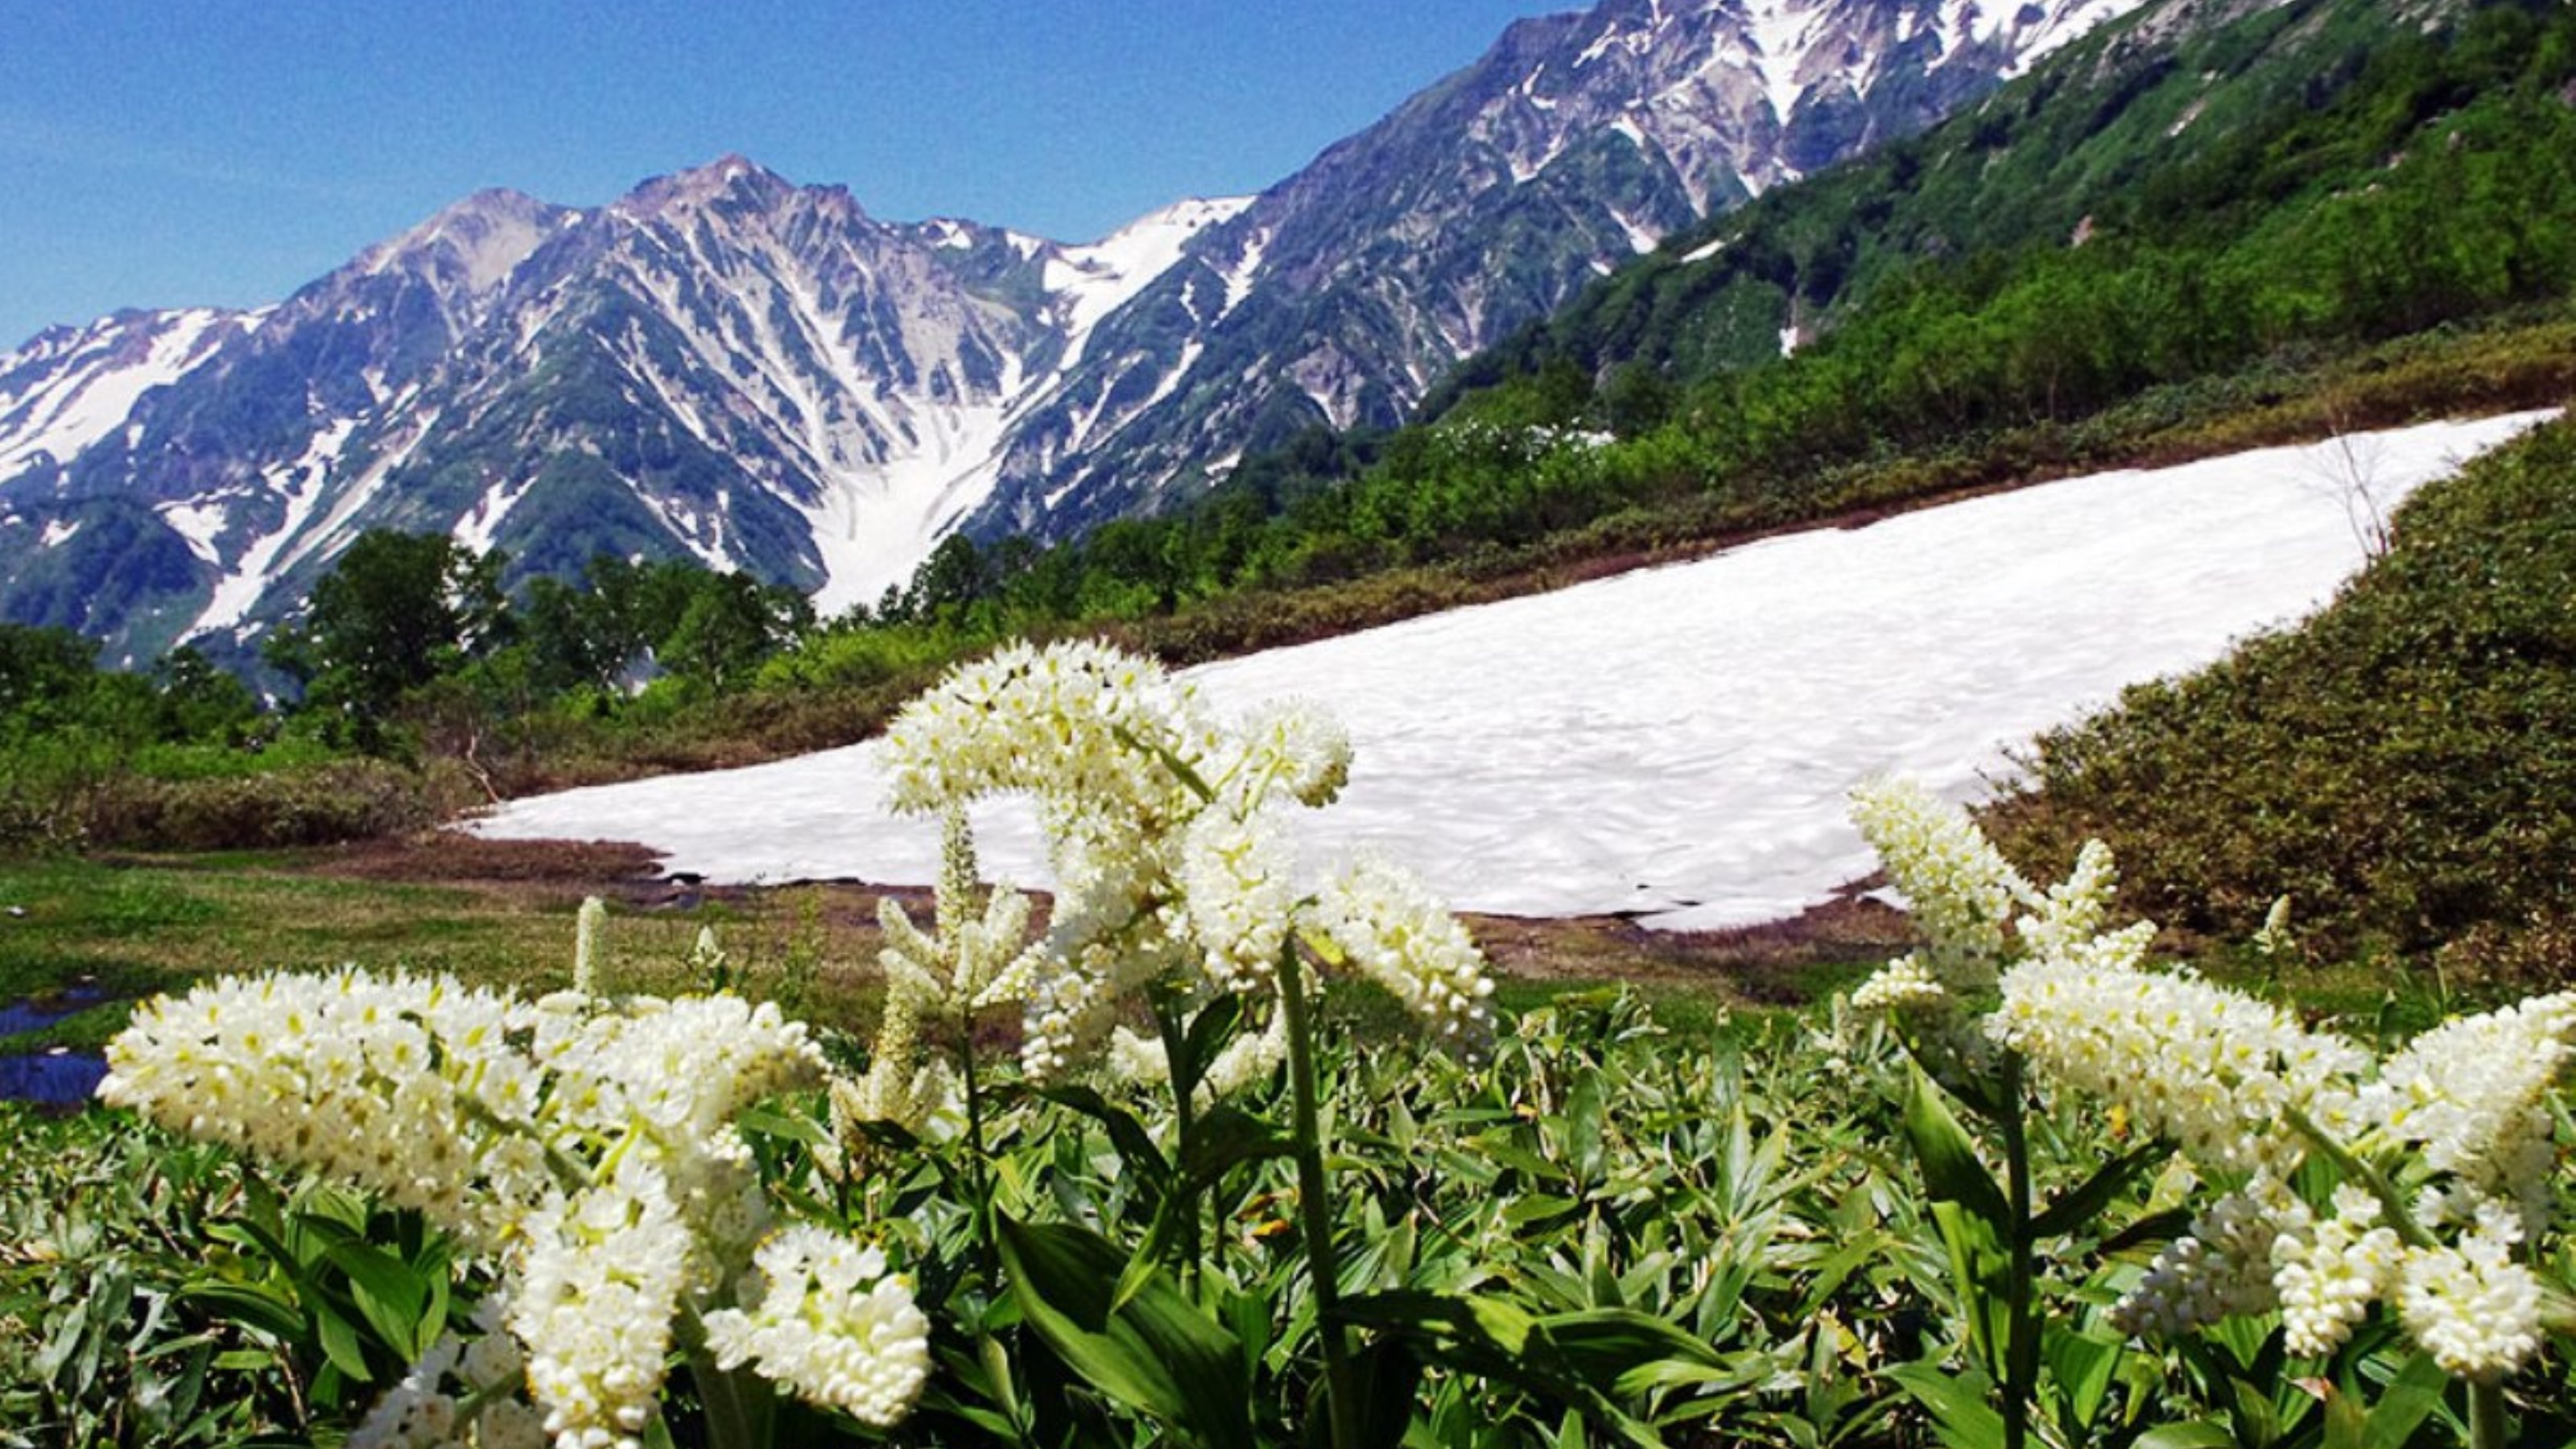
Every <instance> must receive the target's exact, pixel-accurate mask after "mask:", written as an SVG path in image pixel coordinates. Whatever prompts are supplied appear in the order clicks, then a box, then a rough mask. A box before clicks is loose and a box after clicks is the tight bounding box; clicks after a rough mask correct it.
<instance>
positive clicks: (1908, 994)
mask: <svg viewBox="0 0 2576 1449" xmlns="http://www.w3.org/2000/svg"><path fill="white" fill-rule="evenodd" d="M1949 995H1950V993H1949V992H1947V991H1945V990H1943V989H1942V986H1941V982H1940V979H1939V978H1938V977H1935V976H1934V975H1933V974H1932V968H1931V967H1929V966H1926V965H1924V964H1923V960H1922V958H1921V957H1918V956H1914V955H1912V954H1907V955H1903V956H1899V957H1897V958H1896V959H1895V960H1893V961H1890V962H1888V963H1887V964H1886V965H1884V966H1881V967H1880V968H1878V971H1877V973H1876V974H1874V975H1872V976H1871V977H1870V978H1869V979H1868V980H1867V981H1864V982H1862V983H1861V984H1860V988H1859V989H1858V990H1856V991H1854V992H1853V993H1852V997H1851V1004H1852V1009H1853V1010H1855V1011H1923V1010H1929V1009H1931V1008H1932V1007H1935V1006H1938V1005H1940V1004H1941V1003H1943V1002H1945V1001H1947V1000H1948V999H1949Z"/></svg>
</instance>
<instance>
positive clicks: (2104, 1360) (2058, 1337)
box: [2040, 1324, 2124, 1429]
mask: <svg viewBox="0 0 2576 1449" xmlns="http://www.w3.org/2000/svg"><path fill="white" fill-rule="evenodd" d="M2040 1342H2041V1349H2040V1352H2041V1353H2042V1354H2044V1355H2045V1356H2046V1357H2047V1359H2048V1371H2049V1372H2050V1373H2051V1374H2052V1375H2054V1376H2055V1377H2056V1379H2057V1392H2058V1395H2059V1397H2060V1399H2061V1400H2062V1401H2063V1402H2064V1404H2065V1407H2066V1411H2067V1414H2068V1416H2069V1420H2070V1422H2069V1425H2068V1427H2070V1428H2074V1429H2090V1428H2092V1427H2093V1420H2094V1418H2095V1416H2096V1415H2098V1414H2100V1413H2101V1412H2102V1401H2103V1399H2104V1398H2105V1397H2106V1396H2107V1395H2108V1394H2109V1393H2110V1390H2111V1376H2112V1374H2113V1372H2114V1371H2116V1370H2117V1369H2118V1368H2119V1365H2120V1354H2121V1352H2122V1351H2123V1348H2124V1345H2122V1344H2120V1343H2118V1342H2116V1341H2113V1340H2106V1339H2099V1338H2092V1337H2088V1336H2087V1335H2084V1334H2081V1333H2076V1332H2073V1331H2071V1330H2068V1329H2064V1328H2059V1327H2057V1326H2056V1325H2054V1324H2052V1325H2050V1326H2049V1327H2048V1328H2047V1329H2046V1330H2045V1331H2044V1332H2043V1333H2042V1334H2041V1338H2040Z"/></svg>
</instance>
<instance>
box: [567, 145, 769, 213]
mask: <svg viewBox="0 0 2576 1449" xmlns="http://www.w3.org/2000/svg"><path fill="white" fill-rule="evenodd" d="M796 194H797V187H796V183H794V182H792V181H789V180H788V179H787V178H786V177H784V176H781V175H779V174H778V173H777V172H775V171H772V170H770V169H769V168H768V167H766V166H763V165H761V164H760V163H759V162H757V161H754V160H752V159H751V158H750V157H748V156H744V155H742V154H740V153H738V152H731V153H727V154H726V155H723V156H719V157H717V158H716V159H715V160H713V161H710V162H708V163H707V164H705V165H703V166H693V167H690V168H689V169H687V170H685V171H675V172H673V173H671V174H670V175H668V176H656V177H654V178H652V179H651V180H649V181H646V182H644V183H643V184H641V185H639V186H637V187H636V188H635V189H634V190H633V191H630V192H628V193H627V194H626V195H625V196H624V197H623V198H621V199H620V200H619V201H618V202H617V203H616V206H615V207H614V208H613V209H614V210H616V211H619V212H621V213H625V214H628V215H632V216H637V217H645V218H658V217H660V216H663V215H665V214H667V213H671V212H682V211H695V210H709V209H754V210H766V209H769V208H774V207H776V206H779V205H781V204H783V203H784V202H785V201H786V200H787V199H788V198H790V197H792V196H794V195H796Z"/></svg>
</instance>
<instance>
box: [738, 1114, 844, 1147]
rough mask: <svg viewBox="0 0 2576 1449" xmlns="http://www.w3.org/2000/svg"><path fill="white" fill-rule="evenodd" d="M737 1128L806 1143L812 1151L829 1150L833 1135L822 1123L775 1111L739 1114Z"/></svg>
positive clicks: (765, 1135)
mask: <svg viewBox="0 0 2576 1449" xmlns="http://www.w3.org/2000/svg"><path fill="white" fill-rule="evenodd" d="M733 1124H734V1126H735V1127H736V1128H738V1129H740V1130H742V1131H744V1132H757V1133H759V1134H760V1135H762V1136H764V1137H780V1138H785V1139H786V1140H788V1141H790V1142H802V1143H804V1144H805V1145H806V1146H808V1147H829V1146H831V1145H832V1134H831V1132H830V1130H829V1129H827V1128H825V1127H824V1126H823V1124H822V1123H820V1122H817V1121H815V1120H814V1119H813V1118H811V1117H808V1116H805V1115H804V1114H802V1113H798V1112H782V1111H779V1110H778V1109H777V1108H775V1107H770V1106H766V1105H763V1106H755V1107H746V1108H744V1109H743V1110H741V1111H739V1112H736V1113H735V1114H734V1117H733Z"/></svg>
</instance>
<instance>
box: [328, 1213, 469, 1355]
mask: <svg viewBox="0 0 2576 1449" xmlns="http://www.w3.org/2000/svg"><path fill="white" fill-rule="evenodd" d="M324 1256H325V1257H326V1258H327V1259H328V1260H329V1261H330V1263H331V1265H332V1266H333V1267H335V1268H338V1269H339V1270H340V1271H341V1272H343V1273H346V1274H348V1275H349V1290H350V1296H351V1297H352V1298H354V1299H356V1301H357V1305H358V1313H359V1315H360V1316H361V1317H363V1318H365V1319H366V1320H367V1326H368V1327H369V1328H372V1329H374V1330H375V1331H376V1336H377V1337H378V1338H380V1339H382V1340H384V1341H385V1342H386V1343H388V1344H390V1345H392V1346H393V1347H394V1349H395V1350H396V1351H398V1352H399V1353H401V1354H402V1355H403V1356H404V1357H405V1358H418V1357H419V1356H420V1355H421V1354H422V1353H423V1352H425V1351H426V1350H427V1349H428V1348H429V1345H430V1344H431V1343H435V1342H437V1340H438V1329H439V1328H443V1327H444V1326H445V1325H444V1324H440V1325H436V1326H429V1325H425V1324H424V1322H423V1320H424V1319H426V1318H427V1316H428V1312H429V1300H430V1291H429V1284H428V1283H427V1282H425V1281H423V1280H422V1278H421V1275H420V1274H419V1273H418V1272H416V1271H414V1270H413V1268H412V1266H411V1265H410V1264H409V1263H406V1262H404V1261H403V1260H402V1259H400V1258H397V1257H395V1256H394V1255H393V1254H391V1253H388V1252H386V1251H385V1250H383V1249H382V1248H377V1247H371V1246H369V1245H368V1244H365V1243H336V1244H334V1245H332V1247H331V1249H330V1251H329V1252H328V1253H326V1254H325V1255H324ZM425 1327H426V1328H427V1329H428V1337H427V1339H426V1340H424V1339H423V1338H422V1332H423V1329H424V1328H425ZM351 1377H352V1378H356V1377H359V1375H356V1374H352V1375H351Z"/></svg>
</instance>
